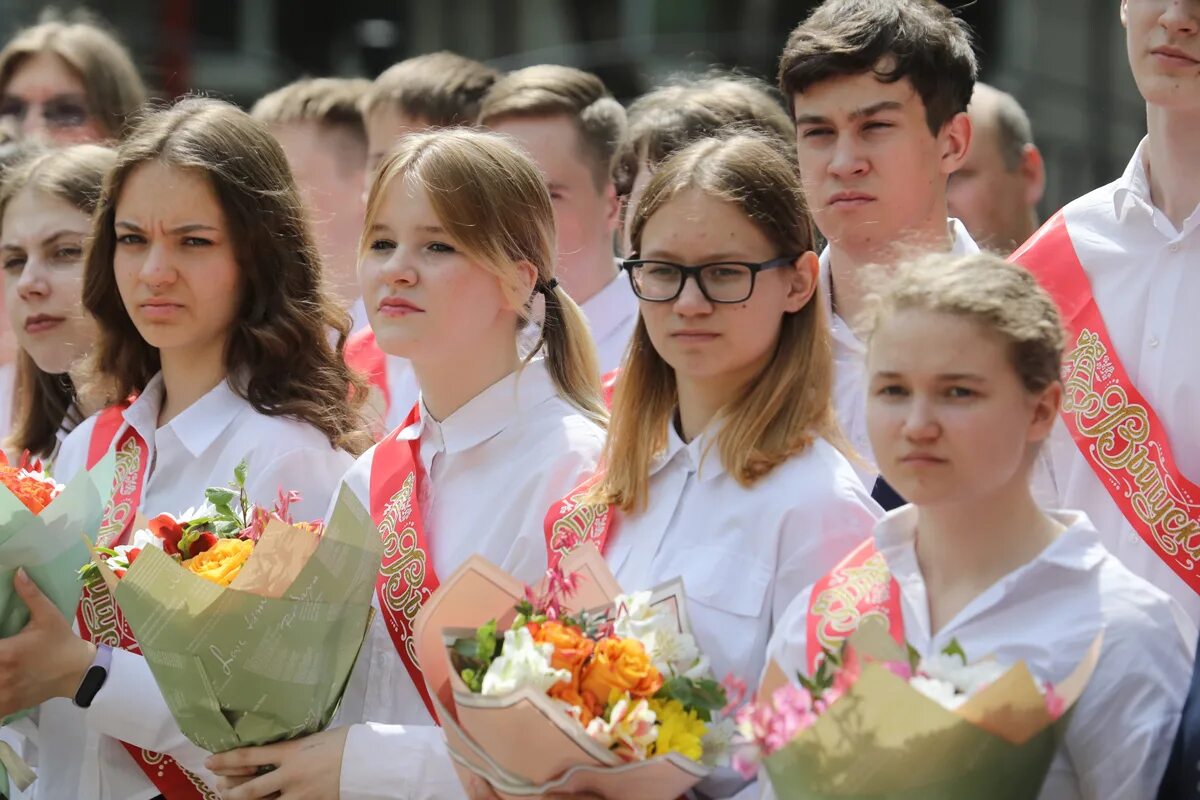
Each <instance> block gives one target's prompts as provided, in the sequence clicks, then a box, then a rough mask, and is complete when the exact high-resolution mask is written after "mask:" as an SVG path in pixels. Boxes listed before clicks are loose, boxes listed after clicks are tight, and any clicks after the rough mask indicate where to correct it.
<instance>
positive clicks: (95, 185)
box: [0, 144, 117, 457]
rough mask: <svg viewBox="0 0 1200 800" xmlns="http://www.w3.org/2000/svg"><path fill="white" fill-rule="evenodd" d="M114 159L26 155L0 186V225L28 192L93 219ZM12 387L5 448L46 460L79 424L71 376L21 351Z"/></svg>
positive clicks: (90, 148)
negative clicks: (61, 202)
mask: <svg viewBox="0 0 1200 800" xmlns="http://www.w3.org/2000/svg"><path fill="white" fill-rule="evenodd" d="M116 159H117V154H116V152H115V151H114V150H111V149H109V148H107V147H101V146H99V145H94V144H81V145H75V146H74V147H67V148H64V149H62V150H51V151H49V152H45V153H40V154H34V155H30V156H29V157H28V159H27V160H25V161H22V162H20V163H18V164H17V165H16V166H15V167H13V168H12V169H11V170H10V171H9V172H8V173H7V174H6V175H5V176H4V181H3V184H2V185H0V224H3V220H4V213H5V211H6V210H7V209H8V205H9V203H11V202H12V200H13V198H15V197H16V196H17V195H18V194H20V193H21V192H22V191H24V190H26V189H29V190H31V191H37V192H43V193H45V194H47V195H50V196H52V197H56V198H58V199H60V200H64V201H66V202H68V203H70V204H71V205H72V206H74V207H75V208H77V209H79V210H80V211H81V212H82V213H84V214H86V215H88V216H91V214H92V212H94V211H95V210H96V204H97V202H98V201H99V199H100V187H101V185H102V184H103V183H104V176H105V174H106V173H107V172H108V170H109V169H110V168H111V167H112V165H113V164H114V163H115V162H116ZM79 269H80V270H82V269H83V263H82V260H81V263H80V264H79ZM16 387H17V396H16V409H15V411H16V413H15V414H14V415H13V429H12V432H11V433H10V434H9V438H8V440H7V442H6V444H7V446H8V447H10V448H11V449H13V450H16V451H18V452H21V451H25V450H28V451H29V452H30V453H32V454H34V455H36V456H41V457H48V456H49V455H50V454H51V453H52V452H53V451H54V448H55V447H56V446H57V444H58V432H59V430H61V429H63V428H65V427H73V426H74V425H77V424H78V423H79V422H81V421H82V418H81V416H80V412H79V410H78V408H77V407H76V402H77V401H78V399H79V398H78V392H77V387H76V386H75V383H74V381H73V380H72V379H71V376H70V375H69V374H66V373H63V374H60V375H54V374H51V373H49V372H44V371H43V370H41V369H40V368H38V365H37V364H36V363H34V360H33V358H31V357H30V355H29V354H28V353H26V352H25V351H23V350H22V351H21V352H20V353H19V354H18V355H17V381H16Z"/></svg>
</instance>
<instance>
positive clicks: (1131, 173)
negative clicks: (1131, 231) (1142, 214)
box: [1113, 137, 1154, 220]
mask: <svg viewBox="0 0 1200 800" xmlns="http://www.w3.org/2000/svg"><path fill="white" fill-rule="evenodd" d="M1148 138H1149V137H1147V138H1144V139H1142V141H1141V143H1139V144H1138V146H1137V150H1134V151H1133V158H1131V159H1130V160H1129V163H1128V164H1127V165H1126V166H1125V172H1123V173H1122V174H1121V177H1120V178H1118V179H1117V183H1116V189H1115V190H1114V191H1113V212H1114V213H1115V214H1116V215H1117V219H1118V220H1123V219H1124V217H1125V213H1126V212H1127V211H1128V210H1129V208H1130V206H1131V205H1133V204H1135V203H1136V202H1137V201H1139V200H1140V201H1141V202H1142V203H1143V204H1145V205H1146V206H1147V207H1148V208H1152V207H1153V206H1154V204H1153V203H1152V202H1151V201H1150V176H1149V175H1147V174H1146V163H1145V162H1144V161H1143V159H1144V158H1145V155H1146V143H1147V141H1148Z"/></svg>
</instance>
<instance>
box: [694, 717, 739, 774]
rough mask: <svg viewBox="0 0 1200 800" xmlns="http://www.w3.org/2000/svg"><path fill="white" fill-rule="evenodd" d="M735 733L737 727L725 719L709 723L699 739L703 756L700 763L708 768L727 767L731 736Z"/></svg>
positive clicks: (730, 753)
mask: <svg viewBox="0 0 1200 800" xmlns="http://www.w3.org/2000/svg"><path fill="white" fill-rule="evenodd" d="M735 733H737V725H736V724H735V723H734V721H733V720H732V719H729V718H727V717H725V718H722V719H719V720H716V721H715V722H711V723H709V725H708V730H706V731H705V732H704V736H703V737H702V738H701V739H700V745H701V747H702V748H703V750H704V754H703V755H702V756H701V757H700V763H701V764H706V765H708V766H710V767H715V766H727V765H728V764H729V762H730V757H731V755H732V750H733V735H734V734H735Z"/></svg>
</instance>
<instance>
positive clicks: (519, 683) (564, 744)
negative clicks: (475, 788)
mask: <svg viewBox="0 0 1200 800" xmlns="http://www.w3.org/2000/svg"><path fill="white" fill-rule="evenodd" d="M572 555H573V557H574V558H575V563H574V567H575V568H576V569H572V565H571V563H570V560H571V558H572V557H568V559H567V560H564V564H563V568H562V569H561V570H551V571H550V572H549V573H547V577H546V580H545V581H544V583H543V585H542V587H541V589H540V590H538V591H535V590H533V589H531V588H529V587H519V586H518V585H517V584H516V583H515V582H514V581H513V580H512V579H511V578H509V577H508V576H507V575H505V574H504V573H502V572H500V571H499V570H498V569H496V568H495V567H494V566H492V565H491V564H489V563H487V562H486V561H484V560H483V559H480V558H474V559H471V560H470V561H468V563H467V564H465V565H464V566H463V568H462V569H460V570H459V571H458V572H457V573H456V574H455V575H454V576H453V577H452V578H451V579H450V581H448V582H447V583H445V584H443V586H442V587H441V589H440V590H439V591H438V593H436V594H435V595H434V596H433V597H432V598H430V600H429V601H428V602H427V603H426V605H425V607H424V609H423V610H422V612H421V614H420V615H419V616H418V618H417V622H416V626H415V633H416V637H415V638H416V641H417V648H418V659H419V662H420V663H421V665H422V671H423V674H424V675H425V679H426V685H427V687H428V689H429V692H430V695H431V696H432V697H434V698H435V699H434V702H435V705H436V706H437V711H438V716H439V720H440V721H441V723H442V726H443V728H444V729H446V736H447V741H448V743H449V747H450V751H451V757H452V758H453V759H454V761H455V763H456V766H457V767H458V769H459V772H460V775H462V776H463V779H464V781H467V780H468V779H469V776H468V775H467V773H473V774H474V775H477V776H479V777H482V778H483V779H485V780H486V781H487V782H488V783H489V784H490V785H491V786H492V788H493V789H494V790H495V791H496V792H497V794H499V795H500V796H501V797H517V796H521V797H524V796H530V795H535V794H543V793H548V792H583V791H591V792H596V793H598V794H601V795H604V796H611V797H639V798H647V799H648V800H649V799H652V798H657V797H661V798H664V799H666V798H675V797H679V796H680V795H681V794H683V793H684V792H686V791H687V790H689V789H690V788H692V787H693V786H695V785H696V784H697V783H699V782H700V781H701V780H703V779H704V778H706V777H707V776H708V775H709V774H710V772H711V771H712V768H713V767H714V766H716V765H717V764H718V762H719V761H720V760H721V759H722V756H723V755H724V752H725V751H726V750H727V745H728V743H729V740H730V738H731V737H732V721H731V720H722V719H721V711H722V710H723V708H724V707H725V705H726V699H725V692H724V689H723V688H722V687H721V685H720V684H719V683H717V682H716V681H715V680H713V679H712V678H711V677H710V675H709V672H710V670H709V667H708V662H707V660H706V659H705V658H704V657H703V656H702V655H701V654H700V652H699V650H698V649H697V647H696V643H695V640H694V639H693V637H692V636H691V634H690V633H688V631H687V627H686V622H687V621H686V614H685V611H684V609H685V604H684V598H683V593H682V586H681V585H680V584H679V583H678V582H675V583H673V584H670V585H668V586H665V587H661V588H660V589H657V590H654V591H643V592H636V593H632V594H621V593H620V588H619V587H618V586H617V585H616V582H615V580H613V578H612V576H611V574H610V573H608V571H607V567H606V566H605V565H604V561H603V559H602V558H601V557H600V555H599V553H598V552H597V551H596V550H595V549H594V548H591V549H590V550H589V551H585V552H580V551H577V554H572ZM580 567H582V568H583V569H578V568H580ZM577 570H578V571H577ZM483 585H487V586H490V590H485V591H483V592H480V591H478V590H479V589H480V588H481V586H483ZM484 615H486V621H485V622H483V623H482V624H479V622H478V618H479V617H483V616H484ZM472 616H474V617H476V618H477V621H475V622H474V623H473V624H471V625H470V627H468V628H466V629H465V630H464V629H463V628H462V627H456V626H455V623H457V625H462V623H463V622H464V621H467V619H468V618H470V617H472ZM447 623H449V624H447ZM513 730H520V731H522V735H521V737H513V736H512V731H513Z"/></svg>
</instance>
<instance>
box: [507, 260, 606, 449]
mask: <svg viewBox="0 0 1200 800" xmlns="http://www.w3.org/2000/svg"><path fill="white" fill-rule="evenodd" d="M538 291H540V292H541V293H542V296H543V297H545V298H546V314H545V321H544V322H543V323H542V339H541V340H542V342H543V343H544V344H545V347H546V366H547V367H548V368H549V370H550V375H551V377H552V378H554V385H555V386H557V387H558V391H559V393H560V394H561V395H562V396H563V397H564V398H566V399H567V400H568V401H569V402H570V403H571V404H572V405H573V406H575V407H576V408H578V409H579V410H580V411H581V412H582V413H583V415H584V416H586V417H587V418H588V419H590V420H591V421H592V422H595V423H596V424H597V425H599V426H600V427H607V426H608V411H607V410H606V409H605V408H604V402H603V401H602V400H601V399H600V361H599V358H598V357H597V356H596V345H595V343H594V342H593V341H592V335H591V332H590V331H589V330H588V326H587V320H586V319H585V318H584V316H583V311H581V310H580V308H579V306H578V305H576V303H575V301H574V300H572V299H571V297H570V296H569V295H568V294H567V293H566V292H564V291H563V290H562V289H561V288H560V287H559V286H558V280H557V279H554V278H551V279H550V280H549V281H548V282H541V281H539V284H538ZM536 352H537V350H536V349H535V350H534V353H536ZM532 357H533V354H532V353H531V354H530V355H529V357H528V358H526V362H527V363H528V360H529V358H532Z"/></svg>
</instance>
